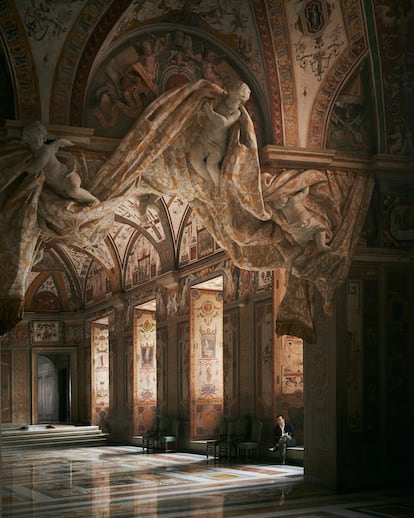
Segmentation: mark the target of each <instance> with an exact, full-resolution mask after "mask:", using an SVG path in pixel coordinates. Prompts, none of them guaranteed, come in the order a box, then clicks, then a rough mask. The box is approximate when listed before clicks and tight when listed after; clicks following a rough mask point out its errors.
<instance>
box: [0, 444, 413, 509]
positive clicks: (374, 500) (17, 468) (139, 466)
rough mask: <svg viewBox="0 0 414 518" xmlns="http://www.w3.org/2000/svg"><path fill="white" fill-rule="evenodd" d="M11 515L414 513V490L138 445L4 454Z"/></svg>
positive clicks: (5, 505) (5, 495) (6, 505)
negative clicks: (322, 480)
mask: <svg viewBox="0 0 414 518" xmlns="http://www.w3.org/2000/svg"><path fill="white" fill-rule="evenodd" d="M1 487H2V508H1V513H0V515H1V516H3V517H5V518H6V517H9V516H17V517H18V516H20V517H24V518H28V517H41V518H51V517H56V518H58V517H59V518H65V517H71V518H76V517H88V518H98V517H99V518H106V517H108V518H109V517H117V518H118V517H135V516H139V517H152V518H155V517H158V516H165V517H170V518H175V517H197V518H199V517H200V518H201V517H203V518H221V517H235V518H247V517H253V516H254V517H259V518H270V517H293V518H300V517H304V518H358V517H359V518H361V517H365V518H368V517H369V516H371V517H372V516H377V517H382V518H410V517H411V518H414V494H413V495H410V494H409V492H407V491H405V492H404V491H396V490H393V491H379V492H365V493H356V494H338V493H335V492H334V491H330V490H327V489H323V488H319V487H316V486H312V485H309V484H305V483H304V481H303V468H301V467H298V466H290V465H284V466H281V465H277V464H269V463H254V462H251V463H248V464H247V463H246V464H241V463H236V462H232V463H224V462H221V463H213V462H209V463H207V462H206V457H205V456H204V455H196V454H189V453H187V454H186V453H168V454H166V453H163V454H148V453H144V452H143V451H142V450H141V448H139V447H133V446H105V447H89V448H88V447H83V448H61V449H32V450H27V449H19V450H9V449H7V450H6V451H3V452H2V484H1Z"/></svg>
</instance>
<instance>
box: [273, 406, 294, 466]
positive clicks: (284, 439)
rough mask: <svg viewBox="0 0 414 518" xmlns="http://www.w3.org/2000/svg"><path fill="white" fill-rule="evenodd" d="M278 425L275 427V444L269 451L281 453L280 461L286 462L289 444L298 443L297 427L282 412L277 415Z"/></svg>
mask: <svg viewBox="0 0 414 518" xmlns="http://www.w3.org/2000/svg"><path fill="white" fill-rule="evenodd" d="M276 423H277V424H276V426H275V429H274V436H275V446H274V447H273V448H269V451H274V452H278V453H279V457H280V462H281V463H282V464H285V462H286V448H287V446H295V445H296V437H295V429H294V427H293V425H291V424H290V423H287V422H286V421H285V418H284V417H283V415H282V414H279V415H278V416H277V417H276Z"/></svg>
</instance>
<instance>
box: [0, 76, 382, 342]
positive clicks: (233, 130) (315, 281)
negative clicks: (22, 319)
mask: <svg viewBox="0 0 414 518" xmlns="http://www.w3.org/2000/svg"><path fill="white" fill-rule="evenodd" d="M247 88H248V87H247V85H246V91H247ZM227 95H228V92H225V91H224V90H223V89H222V88H221V87H219V86H217V85H215V84H213V83H210V82H209V81H207V80H200V81H198V82H196V83H192V84H187V85H185V86H183V87H180V88H177V89H174V90H170V91H167V92H165V93H164V94H163V95H161V96H160V97H158V98H157V99H156V100H155V101H153V103H152V104H151V105H150V106H149V107H148V108H147V109H146V110H145V111H144V112H143V113H142V115H141V116H140V117H139V119H138V120H137V121H136V123H135V124H134V126H133V127H132V128H131V130H130V131H129V132H128V133H127V134H126V136H125V137H124V138H123V139H122V141H121V143H120V144H119V146H118V148H117V149H116V150H115V151H114V153H113V154H112V156H111V157H110V158H109V159H108V160H107V161H106V162H105V164H104V165H103V166H102V167H101V168H100V169H99V170H98V172H97V174H96V175H95V177H94V178H93V180H92V182H91V183H90V185H88V186H86V188H87V190H88V192H89V193H91V194H92V195H93V197H95V198H97V199H98V200H101V201H100V202H99V203H98V204H96V205H87V206H85V204H81V203H77V202H74V201H68V200H65V199H63V198H62V197H61V196H59V195H58V194H57V193H55V192H52V191H51V190H50V189H49V188H48V186H47V185H43V183H44V180H43V183H42V181H41V180H40V182H39V181H37V182H35V181H34V180H33V179H32V178H30V177H25V176H24V174H23V173H24V171H25V167H27V164H30V161H31V160H33V158H32V157H31V156H30V153H27V151H25V152H23V151H22V150H21V149H18V150H16V149H15V150H14V151H13V150H9V152H6V153H4V152H3V153H2V156H1V160H2V168H3V170H4V167H5V166H7V164H8V165H9V167H10V165H11V164H13V165H12V166H11V169H12V170H13V174H12V175H11V177H12V178H13V179H10V181H9V182H8V183H7V182H4V180H3V181H2V184H1V186H0V192H1V195H2V197H1V198H0V202H1V203H0V226H3V228H1V229H0V230H2V231H3V232H4V223H5V221H6V220H7V219H9V218H8V216H7V202H6V200H5V198H4V196H3V193H4V192H5V190H7V189H9V190H10V186H11V183H12V182H14V188H12V193H13V196H14V197H15V198H16V199H17V198H19V197H23V198H26V199H27V198H28V197H30V200H31V204H29V206H28V207H30V210H29V208H27V209H26V212H27V211H28V212H27V214H26V215H23V214H22V213H21V212H22V211H18V210H17V208H16V209H15V211H16V216H17V215H18V217H19V221H20V227H21V230H20V234H19V236H20V237H18V238H17V239H16V240H15V241H14V244H15V248H16V249H17V248H18V246H19V245H20V248H21V249H22V250H23V252H22V251H20V252H19V254H20V256H22V255H24V256H25V257H26V259H27V260H26V262H25V264H26V269H27V268H29V271H30V267H31V262H32V261H33V259H34V255H35V250H34V248H35V245H33V242H36V241H37V237H38V236H48V237H52V238H55V239H61V240H63V241H66V242H68V243H70V242H71V239H73V238H74V237H73V228H74V227H76V226H77V227H79V228H81V229H82V230H83V233H82V235H83V238H84V240H85V241H87V240H88V236H89V239H90V242H91V241H93V240H96V239H102V238H103V237H104V234H105V232H108V231H109V229H110V225H111V214H112V213H113V211H114V210H115V208H116V206H117V205H119V204H120V203H122V202H123V201H124V200H125V199H128V197H131V196H134V197H139V198H140V199H141V200H142V202H143V204H144V203H145V201H148V200H154V199H156V198H157V197H158V196H162V195H164V194H168V195H177V196H179V197H180V198H181V199H182V200H184V201H187V202H188V203H189V204H190V205H191V207H192V208H193V210H195V211H196V212H197V213H198V215H199V216H200V217H201V218H202V219H203V221H204V223H205V225H206V228H207V229H208V230H209V232H210V233H211V235H212V236H213V237H214V239H215V240H216V241H217V242H218V243H219V244H220V245H221V246H222V247H224V248H225V249H226V250H227V251H228V253H229V256H230V258H231V259H232V261H233V262H234V263H235V264H236V265H237V266H239V267H240V268H244V269H249V270H266V271H268V270H272V269H275V268H287V269H288V272H289V277H288V287H287V293H286V296H285V299H284V301H283V303H282V307H281V309H280V315H279V318H278V324H277V331H278V332H279V333H280V334H282V333H283V334H293V335H297V336H301V337H303V338H305V339H307V340H309V341H314V340H315V335H314V329H313V322H312V304H311V301H312V290H313V289H315V288H316V289H317V290H318V291H319V293H320V294H321V295H322V298H323V301H324V305H325V309H327V310H328V309H329V305H330V304H331V301H332V298H333V295H334V292H335V290H336V289H337V287H338V286H339V285H340V284H341V283H342V282H343V281H344V279H345V278H346V275H347V273H348V270H349V266H350V262H351V259H352V254H353V251H354V249H355V246H356V244H357V241H358V238H359V234H360V231H361V227H362V224H363V221H364V219H365V215H366V211H367V207H368V203H369V199H370V194H371V189H372V179H371V178H368V177H367V176H365V175H362V174H356V173H348V172H342V173H339V172H333V171H321V170H305V171H300V170H285V171H281V172H276V171H273V170H271V169H266V170H264V169H263V170H262V169H261V165H260V162H259V156H258V149H257V142H256V136H255V132H254V127H253V123H252V121H251V119H250V117H249V114H248V113H247V110H246V109H245V108H244V106H243V102H244V101H242V102H240V103H239V106H238V107H237V110H239V113H238V114H237V117H234V121H232V123H231V124H230V125H229V126H228V127H226V131H225V133H223V139H224V140H225V143H224V142H223V143H224V149H223V152H222V155H223V156H222V157H221V156H220V157H218V160H217V164H218V167H219V169H218V174H215V176H214V178H213V179H212V178H210V177H209V176H207V175H203V174H200V163H201V160H206V159H207V155H208V154H207V153H205V154H204V155H198V156H196V157H194V154H193V155H192V156H191V153H190V151H191V149H192V148H193V146H194V145H196V144H197V143H199V142H200V135H201V134H202V132H203V129H204V125H205V124H206V123H207V122H208V120H207V119H208V117H209V113H207V112H208V111H209V110H211V111H215V110H216V109H219V108H217V107H219V106H220V104H221V103H223V102H225V99H226V96H227ZM206 105H207V106H208V107H209V108H208V109H207V110H206ZM219 111H220V109H219ZM209 120H210V119H209ZM223 143H222V144H223ZM13 153H15V154H14V155H13ZM195 158H196V159H195ZM197 159H199V160H197ZM17 161H18V163H19V166H16V163H17ZM205 163H206V162H204V164H205ZM16 182H17V183H16ZM23 187H24V188H25V189H26V191H25V193H26V194H23V190H22V189H23ZM68 203H69V204H70V206H69V205H68ZM13 206H14V204H13ZM143 206H144V205H143ZM102 215H105V218H103V220H102ZM35 216H37V217H38V218H39V224H36V221H35ZM74 222H76V223H74ZM104 222H105V223H104ZM76 234H77V237H76V238H77V239H79V233H78V232H76ZM76 238H75V239H76ZM3 239H4V243H2V245H3V249H4V248H7V246H8V245H7V242H8V240H7V239H5V238H4V237H3ZM90 242H89V243H88V244H90ZM24 243H26V247H25V245H24ZM27 243H29V244H27ZM22 247H23V248H22ZM10 252H12V251H11V249H10V248H9V250H8V251H7V252H6V253H10ZM3 255H4V254H3ZM1 259H3V260H4V259H5V258H4V257H3V258H1ZM7 282H8V288H9V292H8V291H7V286H6V285H5V284H3V279H2V292H1V293H0V295H1V298H2V299H3V300H2V303H3V306H2V307H3V314H5V306H6V305H7V299H8V298H9V299H10V298H11V297H10V293H11V292H10V288H11V287H12V285H13V283H12V282H11V278H10V279H8V281H7ZM6 284H7V283H6ZM22 289H23V290H24V286H20V290H22ZM17 292H18V290H17ZM17 292H16V293H17ZM16 293H14V295H16ZM19 296H20V297H23V296H24V291H23V292H20V294H19ZM292 297H294V298H295V300H294V301H293V300H292ZM298 297H299V299H298ZM14 298H15V299H18V296H17V297H16V296H15V297H14ZM4 327H5V326H4V325H3V329H4Z"/></svg>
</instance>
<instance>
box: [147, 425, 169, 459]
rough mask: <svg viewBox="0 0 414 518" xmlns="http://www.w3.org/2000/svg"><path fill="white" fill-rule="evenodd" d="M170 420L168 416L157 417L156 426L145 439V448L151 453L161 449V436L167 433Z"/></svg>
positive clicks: (148, 432)
mask: <svg viewBox="0 0 414 518" xmlns="http://www.w3.org/2000/svg"><path fill="white" fill-rule="evenodd" d="M168 426H169V419H168V417H166V416H163V417H157V418H156V420H155V422H154V426H153V427H152V428H151V429H150V430H148V431H147V433H146V434H145V435H144V437H143V448H144V450H146V451H147V453H150V452H151V451H152V452H154V451H155V450H158V449H159V448H160V436H162V435H165V434H166V433H167V429H168Z"/></svg>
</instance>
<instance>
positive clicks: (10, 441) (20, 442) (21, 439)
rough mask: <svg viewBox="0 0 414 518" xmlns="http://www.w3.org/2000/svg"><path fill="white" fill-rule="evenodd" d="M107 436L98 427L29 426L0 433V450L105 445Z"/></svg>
mask: <svg viewBox="0 0 414 518" xmlns="http://www.w3.org/2000/svg"><path fill="white" fill-rule="evenodd" d="M107 437H108V434H106V433H104V432H102V430H101V429H100V428H99V427H98V426H73V427H69V426H64V425H57V427H56V428H48V427H46V426H45V427H41V426H37V425H36V426H30V427H28V429H6V430H3V431H2V432H1V446H2V448H17V447H18V448H33V447H42V446H64V445H71V446H73V445H77V444H79V445H102V444H106V442H107Z"/></svg>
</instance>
